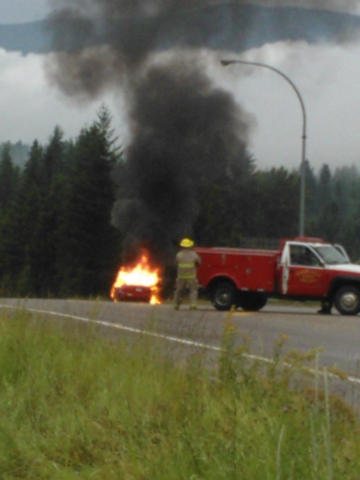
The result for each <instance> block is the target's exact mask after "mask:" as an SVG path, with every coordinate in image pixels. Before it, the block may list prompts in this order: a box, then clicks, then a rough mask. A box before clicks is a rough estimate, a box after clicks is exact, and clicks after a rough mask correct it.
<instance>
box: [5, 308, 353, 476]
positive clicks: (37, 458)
mask: <svg viewBox="0 0 360 480" xmlns="http://www.w3.org/2000/svg"><path fill="white" fill-rule="evenodd" d="M51 325H53V326H51ZM72 329H75V331H69V327H64V328H62V327H60V326H59V325H56V326H55V325H54V324H52V323H51V321H48V322H41V321H39V320H38V319H36V318H33V317H31V316H30V315H28V314H27V313H26V312H23V311H20V310H19V311H17V312H15V313H9V314H3V315H2V316H0V478H1V479H2V480H8V479H17V478H24V479H25V478H26V479H51V480H53V479H55V480H57V479H59V480H60V479H69V480H70V479H84V480H85V479H86V480H89V479H101V480H108V479H109V480H110V479H119V480H152V479H154V480H172V479H174V480H175V479H176V480H179V479H184V480H185V479H186V480H232V479H234V480H235V479H236V480H238V479H245V480H257V479H258V480H266V479H274V480H283V479H284V480H285V479H286V480H288V479H299V480H310V479H315V480H317V479H353V480H358V479H359V478H360V455H359V454H360V431H359V425H358V420H357V417H356V415H355V414H354V413H353V412H352V411H351V410H350V408H349V407H348V406H347V405H346V404H345V403H344V402H343V401H341V400H340V399H338V398H335V397H331V396H330V395H329V393H328V389H325V391H324V392H323V391H321V390H320V389H319V388H317V387H316V385H315V387H314V386H312V387H311V388H310V387H309V386H306V384H304V381H303V378H302V376H299V374H298V373H297V372H299V365H300V363H301V359H299V356H296V355H293V356H292V359H293V367H291V368H284V367H283V364H282V361H281V347H282V342H283V341H284V339H279V342H278V343H277V344H276V345H275V351H274V360H275V362H274V364H271V365H269V366H266V367H265V368H264V365H260V364H256V363H251V364H249V362H246V361H245V359H244V356H243V355H242V353H244V352H246V351H247V347H246V345H245V346H243V347H241V348H240V349H239V348H237V347H236V346H235V338H236V335H238V334H237V332H236V330H235V329H234V327H233V325H232V323H231V316H229V318H228V320H227V323H226V325H225V327H224V336H223V347H224V353H223V354H222V355H221V356H220V358H219V362H218V364H217V365H218V368H215V367H214V368H209V363H208V362H207V361H206V358H205V355H204V354H203V353H194V354H193V355H191V356H190V357H185V356H184V355H182V360H181V361H180V360H179V361H176V359H174V358H173V357H172V355H171V350H170V348H169V345H168V344H164V343H161V342H155V341H154V340H149V339H148V338H145V337H141V336H138V337H136V339H135V341H131V342H125V341H119V342H116V343H115V342H114V343H109V342H107V341H105V340H103V339H101V338H99V337H98V336H97V334H96V332H95V331H94V330H93V329H91V328H90V327H87V326H79V327H75V326H74V325H73V324H72ZM294 359H295V360H294ZM288 360H289V358H288ZM205 365H206V367H205ZM312 383H314V382H312ZM319 383H320V380H319ZM309 385H310V384H309ZM290 386H291V387H292V388H290ZM293 387H296V388H293Z"/></svg>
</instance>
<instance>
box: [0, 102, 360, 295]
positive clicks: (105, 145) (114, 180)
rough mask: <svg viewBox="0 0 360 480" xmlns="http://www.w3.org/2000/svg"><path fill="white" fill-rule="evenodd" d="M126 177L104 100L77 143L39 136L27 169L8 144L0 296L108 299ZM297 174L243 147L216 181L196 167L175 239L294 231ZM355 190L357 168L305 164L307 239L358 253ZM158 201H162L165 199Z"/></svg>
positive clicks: (221, 242) (204, 240)
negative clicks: (190, 207)
mask: <svg viewBox="0 0 360 480" xmlns="http://www.w3.org/2000/svg"><path fill="white" fill-rule="evenodd" d="M128 177H129V166H128V163H127V155H126V150H125V149H123V148H122V146H121V145H119V143H118V139H117V137H116V134H115V133H114V130H113V129H112V126H111V114H110V112H109V110H108V109H107V107H105V106H103V107H101V109H100V110H99V112H98V117H97V118H96V119H95V121H94V122H93V123H92V124H91V125H90V126H86V127H84V128H83V129H82V130H81V132H80V133H79V135H78V136H77V137H76V138H75V139H74V140H64V138H63V133H62V130H61V128H60V127H55V129H54V131H53V134H52V136H51V137H50V139H49V141H48V143H47V144H46V145H41V144H39V142H38V141H34V142H33V144H32V145H31V148H30V151H29V153H28V157H27V160H26V162H25V165H24V166H19V165H17V164H16V163H15V162H14V159H13V158H12V155H11V144H10V143H7V144H3V147H2V150H1V151H0V291H1V295H2V296H35V297H72V296H74V297H75V296H76V297H89V296H90V297H92V296H105V297H108V296H109V292H110V289H111V285H112V283H113V282H114V279H115V277H116V273H117V271H118V269H119V267H120V266H121V265H122V263H123V262H124V258H126V255H125V254H126V249H127V248H128V246H126V245H125V242H129V239H128V232H127V231H126V229H127V225H126V222H125V223H124V226H123V228H122V227H121V222H120V225H119V223H118V222H114V221H113V220H112V216H113V210H114V204H116V201H119V199H120V200H122V201H127V199H129V200H131V189H129V182H128ZM300 181H301V179H300V168H299V170H289V169H288V168H287V167H286V166H285V165H283V166H276V167H275V166H274V167H272V168H268V169H259V168H257V166H256V159H253V158H251V156H250V155H248V154H246V152H245V153H244V152H242V155H241V159H239V162H236V159H235V161H233V162H232V164H231V165H229V166H228V167H227V168H226V169H225V170H224V171H222V172H218V173H217V176H216V178H215V180H214V174H213V172H209V169H206V168H203V169H202V168H198V169H197V170H196V175H194V176H193V177H191V178H188V179H187V182H188V183H189V187H190V190H191V191H192V192H195V193H194V198H195V204H196V211H195V213H194V212H192V215H193V221H192V225H191V231H189V229H187V230H186V231H181V229H178V230H177V235H176V236H175V238H172V241H173V243H174V246H176V244H177V242H178V241H179V240H180V238H181V236H182V235H191V236H192V237H193V238H194V240H195V243H196V244H197V245H203V246H230V247H239V246H241V245H243V244H244V242H245V241H246V240H249V239H253V240H254V241H255V239H264V240H271V241H273V242H276V241H277V240H278V239H280V238H284V237H286V238H291V237H296V236H297V235H298V230H299V202H300ZM159 188H161V187H159ZM359 191H360V174H359V172H358V170H357V168H356V167H355V166H350V165H349V166H344V164H343V165H342V166H339V167H338V168H336V169H333V170H332V169H330V167H329V166H328V165H327V164H323V165H322V166H321V168H320V169H319V170H318V171H317V172H315V171H314V168H313V167H312V166H311V164H310V163H309V162H307V163H306V196H305V198H306V207H305V233H306V236H311V237H321V238H323V239H324V240H327V241H331V242H334V243H340V244H342V245H343V246H344V247H345V248H346V250H347V251H348V253H349V256H350V257H351V259H352V261H354V262H355V261H357V260H358V259H359V258H360V195H359ZM160 198H161V199H162V205H160V206H159V208H164V205H163V204H164V203H166V196H165V195H163V196H161V197H160ZM182 200H183V201H184V202H185V203H186V199H181V198H180V199H178V201H179V202H182ZM149 201H151V199H150V200H149ZM179 208H182V207H181V206H179ZM173 211H174V210H173ZM175 211H176V209H175ZM154 235H156V232H155V233H154ZM125 239H127V240H125ZM168 261H169V260H168Z"/></svg>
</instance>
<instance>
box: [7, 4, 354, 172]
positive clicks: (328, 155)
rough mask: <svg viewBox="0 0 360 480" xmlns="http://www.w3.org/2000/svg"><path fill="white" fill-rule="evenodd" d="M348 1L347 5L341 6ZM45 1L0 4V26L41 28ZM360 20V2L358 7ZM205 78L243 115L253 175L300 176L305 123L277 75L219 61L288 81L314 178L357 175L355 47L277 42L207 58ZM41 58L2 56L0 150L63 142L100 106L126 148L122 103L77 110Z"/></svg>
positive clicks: (103, 100) (105, 100) (109, 97)
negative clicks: (341, 172) (350, 170)
mask: <svg viewBox="0 0 360 480" xmlns="http://www.w3.org/2000/svg"><path fill="white" fill-rule="evenodd" d="M344 1H345V0H344ZM47 12H48V6H47V0H31V1H29V0H11V1H10V0H0V23H3V24H4V23H17V22H25V21H32V20H38V19H41V18H43V17H44V16H45V15H46V13H47ZM359 14H360V0H359ZM203 54H204V55H207V58H208V73H209V75H210V76H211V78H213V79H214V82H215V83H216V84H218V85H219V86H221V87H223V88H225V89H227V90H229V91H230V92H231V93H232V94H233V95H234V96H235V98H236V101H237V102H239V103H240V104H241V105H242V106H243V107H244V108H245V109H246V111H247V112H248V116H249V119H250V123H251V125H252V128H251V131H250V136H249V150H250V153H251V154H252V155H253V157H254V159H255V161H256V165H257V166H258V168H270V167H280V166H282V165H283V166H285V167H287V168H297V167H298V166H299V164H300V162H301V158H302V151H301V142H302V139H301V137H302V129H303V116H302V112H301V106H300V102H299V100H298V98H297V96H296V94H295V92H294V91H293V90H292V87H291V86H290V85H289V84H288V83H287V82H286V81H285V80H284V79H283V78H282V77H281V76H280V75H277V74H276V73H275V72H272V71H269V70H267V69H265V68H261V67H257V68H252V69H249V68H248V67H244V66H243V65H233V66H230V67H227V68H224V67H222V66H221V65H220V62H219V60H220V58H232V59H236V58H239V59H243V60H247V61H256V62H262V63H267V64H269V65H272V66H273V67H275V68H277V69H279V70H281V71H282V72H284V73H285V74H286V75H287V76H289V77H290V78H291V80H292V81H293V82H294V84H295V85H296V86H297V88H298V90H299V92H300V93H301V96H302V98H303V101H304V104H305V109H306V119H307V124H306V126H307V128H306V130H307V140H306V158H307V159H308V160H309V161H310V164H311V165H312V166H313V167H314V168H315V170H318V169H319V168H320V167H321V166H322V165H323V164H324V163H326V164H328V165H329V166H330V167H331V168H332V169H333V170H334V169H335V168H336V167H341V166H351V165H352V164H354V165H356V166H357V167H358V169H359V171H360V135H359V125H360V94H359V91H358V90H359V79H360V42H359V43H358V44H357V43H348V44H346V45H343V46H338V45H317V46H314V45H308V44H307V43H305V42H297V43H295V44H289V43H286V42H278V43H276V44H271V45H265V46H264V47H262V48H259V49H254V50H251V51H248V52H246V53H245V54H243V55H242V56H237V55H234V54H232V53H227V52H222V53H219V52H218V53H208V52H204V53H203ZM43 63H44V58H43V56H41V55H33V54H30V55H27V56H22V55H21V54H20V53H16V52H6V51H4V50H2V49H0V91H1V95H0V124H1V129H0V142H2V141H7V140H10V141H12V142H16V141H18V140H21V141H22V142H24V143H30V144H31V143H32V142H33V141H34V140H35V139H37V140H39V141H40V142H41V143H46V142H47V141H48V139H49V137H50V135H51V134H52V132H53V130H54V128H55V126H56V125H59V126H60V127H61V128H62V129H63V131H64V134H65V138H74V137H76V136H77V135H78V134H79V132H80V130H81V128H82V127H84V126H86V125H88V124H91V123H92V122H93V120H95V118H96V111H97V110H98V109H99V107H100V105H101V103H105V104H106V105H107V106H108V107H109V108H110V110H111V113H112V115H113V122H114V123H113V126H114V127H115V129H116V131H117V134H118V136H119V142H120V143H121V144H122V145H123V146H126V144H127V142H128V141H129V136H128V131H127V121H126V117H125V116H123V115H122V114H121V112H123V111H124V108H123V105H124V104H123V100H124V99H122V98H119V97H117V98H115V97H114V96H113V95H110V94H109V95H107V96H105V97H103V98H101V99H100V100H99V101H97V102H94V103H91V104H88V105H79V104H76V103H74V102H70V101H69V99H66V98H64V97H63V96H61V94H60V93H59V91H58V90H57V89H56V88H54V87H50V86H49V85H48V83H47V80H46V77H45V73H44V69H43Z"/></svg>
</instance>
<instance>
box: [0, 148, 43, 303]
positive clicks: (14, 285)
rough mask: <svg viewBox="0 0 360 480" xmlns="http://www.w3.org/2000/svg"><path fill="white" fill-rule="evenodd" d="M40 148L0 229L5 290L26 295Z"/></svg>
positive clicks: (36, 210)
mask: <svg viewBox="0 0 360 480" xmlns="http://www.w3.org/2000/svg"><path fill="white" fill-rule="evenodd" d="M42 154H43V151H42V148H41V147H40V145H39V144H38V142H37V141H35V142H34V144H33V146H32V148H31V151H30V156H29V159H28V161H27V163H26V165H25V169H24V172H23V174H22V178H21V182H20V185H19V189H18V192H17V195H16V197H15V198H14V202H13V204H12V206H11V208H10V209H9V210H8V212H7V215H6V218H5V219H4V221H3V222H2V225H1V235H0V275H1V278H2V284H3V287H4V288H5V290H7V291H11V292H17V291H18V292H19V293H23V294H28V293H29V290H28V289H29V288H30V290H31V285H30V279H29V256H28V254H29V247H30V245H31V244H32V241H33V237H34V231H35V228H36V225H37V221H38V215H39V211H40V210H41V205H42V198H41V189H40V165H41V160H42Z"/></svg>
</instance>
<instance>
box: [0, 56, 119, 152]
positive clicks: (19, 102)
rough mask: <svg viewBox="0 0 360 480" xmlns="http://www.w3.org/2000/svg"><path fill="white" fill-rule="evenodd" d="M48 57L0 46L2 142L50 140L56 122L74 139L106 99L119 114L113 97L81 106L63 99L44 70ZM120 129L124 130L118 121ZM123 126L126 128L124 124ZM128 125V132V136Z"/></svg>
mask: <svg viewBox="0 0 360 480" xmlns="http://www.w3.org/2000/svg"><path fill="white" fill-rule="evenodd" d="M43 65H44V56H41V55H27V56H26V57H24V56H22V55H21V54H20V53H8V52H6V51H5V50H2V49H0V91H1V96H0V118H1V137H0V141H8V140H10V141H12V142H16V141H18V140H21V141H22V142H24V143H30V144H31V143H32V142H33V141H34V140H35V139H37V140H39V141H40V142H41V143H46V142H47V140H48V138H49V136H50V135H51V134H52V132H53V130H54V128H55V126H56V125H59V126H60V127H61V128H62V129H63V130H64V133H65V136H66V138H74V137H75V136H77V135H78V134H79V133H80V130H81V128H83V127H84V126H85V125H86V124H90V123H92V122H93V121H94V120H95V119H96V111H97V110H98V108H99V106H100V104H101V103H102V102H104V103H106V104H107V105H108V106H109V108H110V110H111V111H113V113H114V117H115V113H117V111H118V105H116V106H115V103H114V102H115V100H114V98H113V97H111V96H104V97H102V98H101V99H100V100H99V101H97V102H93V103H90V104H87V105H82V106H81V105H78V104H74V103H71V104H70V102H69V100H67V99H65V98H62V97H61V96H60V94H59V93H58V91H57V90H56V89H53V88H50V86H49V85H48V83H47V80H46V77H45V73H44V68H43ZM117 128H118V129H120V123H119V121H118V125H117ZM121 128H122V127H121ZM125 130H126V129H125V128H124V135H125Z"/></svg>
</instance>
